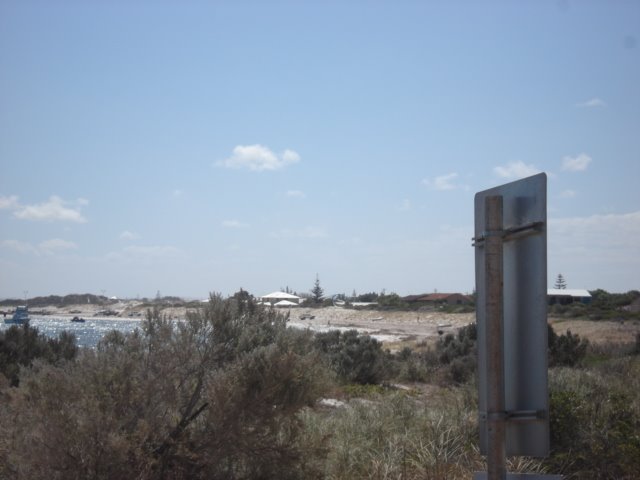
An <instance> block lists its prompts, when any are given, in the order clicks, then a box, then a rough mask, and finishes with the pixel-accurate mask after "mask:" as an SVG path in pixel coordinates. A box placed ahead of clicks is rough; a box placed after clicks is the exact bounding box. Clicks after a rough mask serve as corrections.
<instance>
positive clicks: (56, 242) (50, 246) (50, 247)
mask: <svg viewBox="0 0 640 480" xmlns="http://www.w3.org/2000/svg"><path fill="white" fill-rule="evenodd" d="M38 248H39V250H40V251H41V252H43V253H49V254H51V253H54V252H56V251H59V250H73V249H76V248H78V245H77V244H76V243H74V242H70V241H68V240H62V239H61V238H52V239H51V240H45V241H44V242H41V243H40V244H39V245H38Z"/></svg>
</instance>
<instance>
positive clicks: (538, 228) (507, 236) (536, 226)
mask: <svg viewBox="0 0 640 480" xmlns="http://www.w3.org/2000/svg"><path fill="white" fill-rule="evenodd" d="M544 223H545V222H531V223H527V224H525V225H521V226H519V227H510V228H506V229H504V230H492V231H485V232H482V235H481V236H479V237H473V238H472V239H471V241H472V242H473V243H472V244H471V246H472V247H482V246H483V245H484V241H485V240H486V239H487V238H488V237H502V240H503V241H504V242H508V241H511V240H518V239H520V238H524V237H528V236H529V235H536V234H538V233H540V232H542V231H543V228H544Z"/></svg>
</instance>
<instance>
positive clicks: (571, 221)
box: [548, 211, 640, 289]
mask: <svg viewBox="0 0 640 480" xmlns="http://www.w3.org/2000/svg"><path fill="white" fill-rule="evenodd" d="M638 238H640V211H636V212H632V213H625V214H607V215H591V216H588V217H572V218H550V219H549V229H548V241H549V257H550V260H549V262H550V271H556V269H554V268H553V266H555V265H562V266H563V268H562V272H563V273H565V272H567V274H568V273H569V272H570V271H572V270H573V272H574V273H573V274H572V275H571V277H573V278H574V281H573V284H574V286H575V288H587V287H589V288H597V287H601V286H604V285H607V284H615V283H623V281H624V283H625V284H626V285H627V287H626V288H627V289H629V288H631V287H633V285H636V284H637V279H638V277H637V272H638V268H639V267H640V242H638ZM565 265H566V266H567V268H564V266H565ZM559 270H560V269H559V268H558V269H557V271H559Z"/></svg>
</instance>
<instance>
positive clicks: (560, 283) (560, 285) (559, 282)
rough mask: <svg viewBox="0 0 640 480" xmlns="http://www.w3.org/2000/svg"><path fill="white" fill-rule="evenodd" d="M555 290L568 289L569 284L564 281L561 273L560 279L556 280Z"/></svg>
mask: <svg viewBox="0 0 640 480" xmlns="http://www.w3.org/2000/svg"><path fill="white" fill-rule="evenodd" d="M554 287H555V288H557V289H559V290H564V289H566V288H567V282H566V280H565V279H564V277H563V276H562V274H561V273H559V274H558V277H557V278H556V283H555V285H554Z"/></svg>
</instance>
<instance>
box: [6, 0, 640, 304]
mask: <svg viewBox="0 0 640 480" xmlns="http://www.w3.org/2000/svg"><path fill="white" fill-rule="evenodd" d="M540 171H544V172H547V174H548V176H549V182H548V205H549V208H548V215H549V229H548V233H549V239H548V242H549V243H548V255H549V257H548V271H549V283H550V284H552V283H553V281H554V278H555V276H556V275H557V274H558V273H562V274H563V275H564V276H565V278H566V280H567V284H568V286H569V287H570V288H588V289H595V288H605V289H607V290H610V291H627V290H630V289H638V288H640V274H639V273H638V272H639V271H640V193H639V190H638V180H639V179H640V3H638V2H632V1H619V2H605V1H597V2H595V1H580V2H573V1H559V2H557V1H535V2H534V1H525V2H478V3H477V4H476V3H474V2H464V1H460V2H444V1H442V2H417V1H415V2H413V1H403V2H391V1H386V2H385V1H383V2H363V1H347V2H337V1H336V2H332V1H329V2H302V1H274V2H257V1H255V2H243V1H240V2H235V1H234V2H231V1H229V2H224V1H218V2H144V1H137V2H124V1H117V2H97V1H95V2H80V1H77V2H75V1H73V2H71V1H67V2H63V1H57V2H44V1H42V2H31V1H7V0H5V1H3V2H1V3H0V297H21V296H23V295H24V292H25V291H28V292H29V293H28V295H29V296H35V295H45V294H65V293H74V292H77V293H81V292H82V293H84V292H92V293H101V292H103V291H104V292H105V293H106V294H107V295H117V296H120V297H135V296H137V295H140V296H153V295H155V294H156V292H157V291H160V292H161V293H162V294H167V295H169V294H171V295H181V296H187V297H203V296H205V295H207V294H208V293H209V292H221V293H223V294H230V293H233V292H234V291H236V290H238V289H239V288H240V287H243V288H245V289H247V290H249V291H250V292H252V293H254V294H256V295H259V294H264V293H268V292H270V291H273V290H277V289H279V288H280V287H285V286H288V287H290V288H291V289H294V290H297V291H308V290H310V289H311V288H312V286H313V282H314V280H315V277H316V274H317V275H318V276H319V278H320V281H321V285H322V286H323V287H324V288H325V291H326V292H327V293H339V292H346V293H348V294H349V293H351V292H352V291H354V290H355V291H356V292H358V293H363V292H368V291H378V292H379V291H381V290H383V289H384V290H386V291H387V292H397V293H399V294H401V295H404V294H410V293H422V292H431V291H434V290H438V291H441V292H445V291H462V292H470V291H472V290H473V287H474V272H473V268H474V262H473V255H474V253H473V248H472V247H471V241H470V239H471V237H472V236H473V195H474V193H475V192H477V191H480V190H484V189H487V188H490V187H493V186H496V185H499V184H502V183H506V182H508V181H512V180H515V179H517V178H522V177H525V176H528V175H530V174H533V173H537V172H540Z"/></svg>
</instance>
